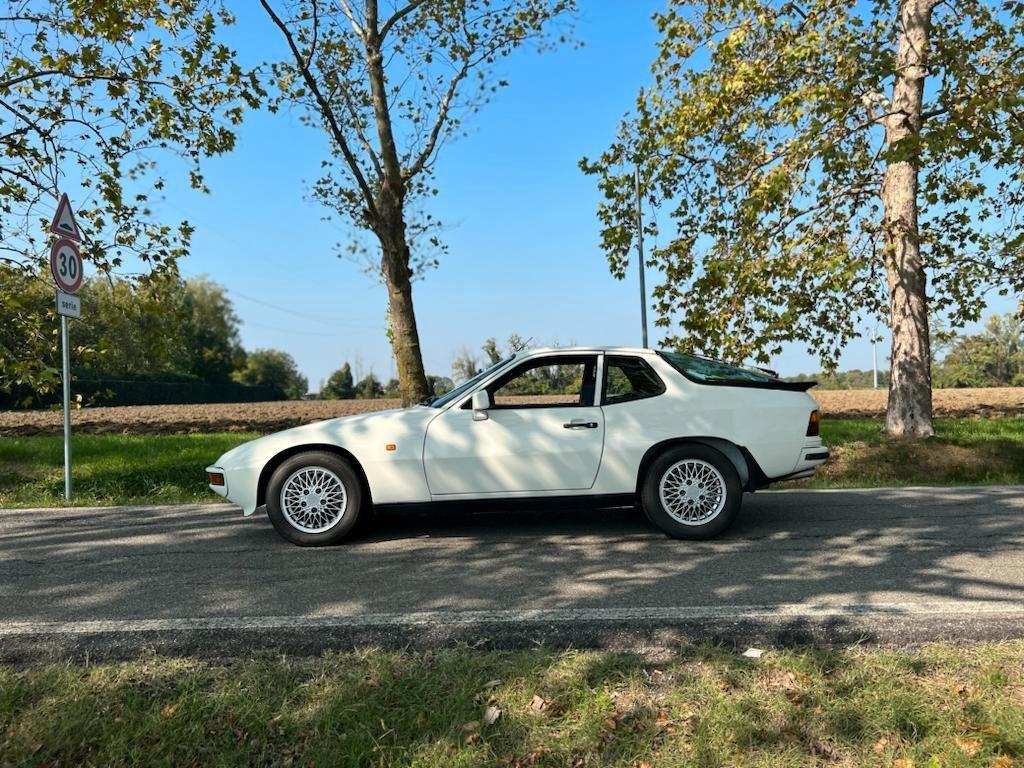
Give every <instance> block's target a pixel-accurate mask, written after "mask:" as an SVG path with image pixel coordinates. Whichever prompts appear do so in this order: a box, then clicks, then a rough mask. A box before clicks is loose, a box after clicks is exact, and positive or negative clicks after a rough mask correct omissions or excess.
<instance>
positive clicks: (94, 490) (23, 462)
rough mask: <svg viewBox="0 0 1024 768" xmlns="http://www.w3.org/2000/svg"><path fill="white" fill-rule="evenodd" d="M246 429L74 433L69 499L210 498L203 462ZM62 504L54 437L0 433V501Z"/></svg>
mask: <svg viewBox="0 0 1024 768" xmlns="http://www.w3.org/2000/svg"><path fill="white" fill-rule="evenodd" d="M253 437H256V435H254V434H202V435H75V436H74V437H73V438H72V450H73V468H74V472H73V480H74V499H75V504H77V505H100V504H166V503H173V502H191V501H217V500H218V499H219V498H220V497H218V496H216V495H215V494H213V493H212V492H211V491H210V489H209V488H208V487H207V486H206V475H205V473H204V471H203V470H205V469H206V467H207V466H209V465H210V464H212V463H213V462H214V461H215V460H216V459H217V457H218V456H220V455H221V454H222V453H224V452H225V451H227V450H229V449H230V448H233V447H235V446H236V445H239V444H240V443H243V442H245V441H246V440H250V439H252V438H253ZM63 504H64V442H63V438H61V437H0V506H3V507H26V506H61V505H63Z"/></svg>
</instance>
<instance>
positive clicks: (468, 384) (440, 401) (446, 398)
mask: <svg viewBox="0 0 1024 768" xmlns="http://www.w3.org/2000/svg"><path fill="white" fill-rule="evenodd" d="M513 359H515V358H514V357H507V358H505V359H504V360H501V361H499V362H497V363H495V364H494V365H492V366H491V367H490V368H488V369H487V370H486V371H481V372H480V373H478V374H477V375H476V376H474V377H473V378H471V379H467V380H466V381H464V382H462V383H461V384H459V386H457V387H456V388H455V389H453V390H452V391H451V392H448V393H447V394H444V395H441V396H440V397H439V398H437V399H436V400H434V401H432V402H429V403H425V405H429V406H430V407H431V408H443V407H444V406H446V405H448V403H450V402H452V400H458V399H459V398H460V397H462V395H464V394H465V393H466V392H468V391H469V390H471V389H472V388H473V387H475V386H476V385H477V384H478V383H479V382H480V381H482V380H483V379H485V378H486V377H488V376H490V375H491V374H492V373H494V372H495V371H496V370H498V369H499V368H501V367H502V366H504V365H507V364H508V363H511V362H512V360H513Z"/></svg>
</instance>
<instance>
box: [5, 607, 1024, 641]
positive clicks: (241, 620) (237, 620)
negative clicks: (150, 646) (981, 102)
mask: <svg viewBox="0 0 1024 768" xmlns="http://www.w3.org/2000/svg"><path fill="white" fill-rule="evenodd" d="M981 614H986V615H990V616H991V615H1002V616H1012V617H1015V618H1016V617H1024V605H1020V604H1007V603H999V602H993V601H958V602H945V603H939V602H934V603H864V604H854V605H845V606H843V605H804V604H800V603H792V604H781V605H733V606H729V605H721V606H715V605H711V606H692V607H679V608H579V609H571V608H567V609H561V608H559V609H546V610H545V609H538V610H508V611H419V612H414V613H367V614H360V615H353V616H240V617H229V616H225V617H194V618H178V619H118V620H93V621H38V622H33V621H13V622H4V623H0V637H19V636H27V635H61V634H70V635H94V634H127V633H134V632H189V631H206V630H234V631H244V630H264V631H274V630H307V629H308V630H315V629H331V628H339V629H358V628H374V627H378V628H379V627H410V626H418V627H432V626H437V627H444V626H452V625H456V626H467V625H474V624H522V623H532V624H571V623H578V622H624V621H666V622H671V621H694V620H696V621H700V620H723V619H724V620H730V619H731V620H742V619H787V618H790V619H800V618H803V619H828V618H859V619H865V618H869V619H879V618H899V617H914V616H950V617H953V616H956V617H964V616H977V615H981Z"/></svg>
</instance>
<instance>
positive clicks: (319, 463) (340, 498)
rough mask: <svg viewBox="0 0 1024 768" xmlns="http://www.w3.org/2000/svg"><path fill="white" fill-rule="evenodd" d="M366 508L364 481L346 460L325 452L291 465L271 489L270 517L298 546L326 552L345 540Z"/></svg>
mask: <svg viewBox="0 0 1024 768" xmlns="http://www.w3.org/2000/svg"><path fill="white" fill-rule="evenodd" d="M362 506H363V489H362V483H361V482H360V480H359V475H358V474H357V473H356V471H355V470H354V469H353V468H352V466H351V465H350V464H349V463H348V462H347V461H345V460H344V459H343V458H341V457H340V456H336V455H334V454H333V453H326V452H324V451H310V452H308V453H300V454H297V455H295V456H291V457H290V458H288V459H285V460H284V461H283V462H282V463H281V465H280V466H279V467H278V468H277V469H275V470H274V474H273V475H271V477H270V482H269V483H268V485H267V516H268V517H269V518H270V522H271V523H273V525H274V529H275V530H276V531H277V532H278V533H279V534H280V535H281V536H282V537H283V538H285V539H287V540H288V541H290V542H291V543H292V544H298V545H299V546H300V547H320V546H327V545H329V544H336V543H338V542H339V541H341V540H342V539H344V538H345V537H346V536H347V535H348V534H349V533H351V532H352V529H353V528H354V527H355V525H356V522H357V521H358V518H359V514H360V510H361V509H362Z"/></svg>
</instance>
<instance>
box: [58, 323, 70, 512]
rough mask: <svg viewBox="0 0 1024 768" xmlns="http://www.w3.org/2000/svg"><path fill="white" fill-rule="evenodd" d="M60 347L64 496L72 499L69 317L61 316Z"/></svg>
mask: <svg viewBox="0 0 1024 768" xmlns="http://www.w3.org/2000/svg"><path fill="white" fill-rule="evenodd" d="M60 348H61V358H62V359H63V365H62V369H63V370H62V372H61V379H62V381H63V383H64V498H65V499H67V500H68V501H71V350H70V348H69V347H68V318H67V315H61V316H60Z"/></svg>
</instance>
